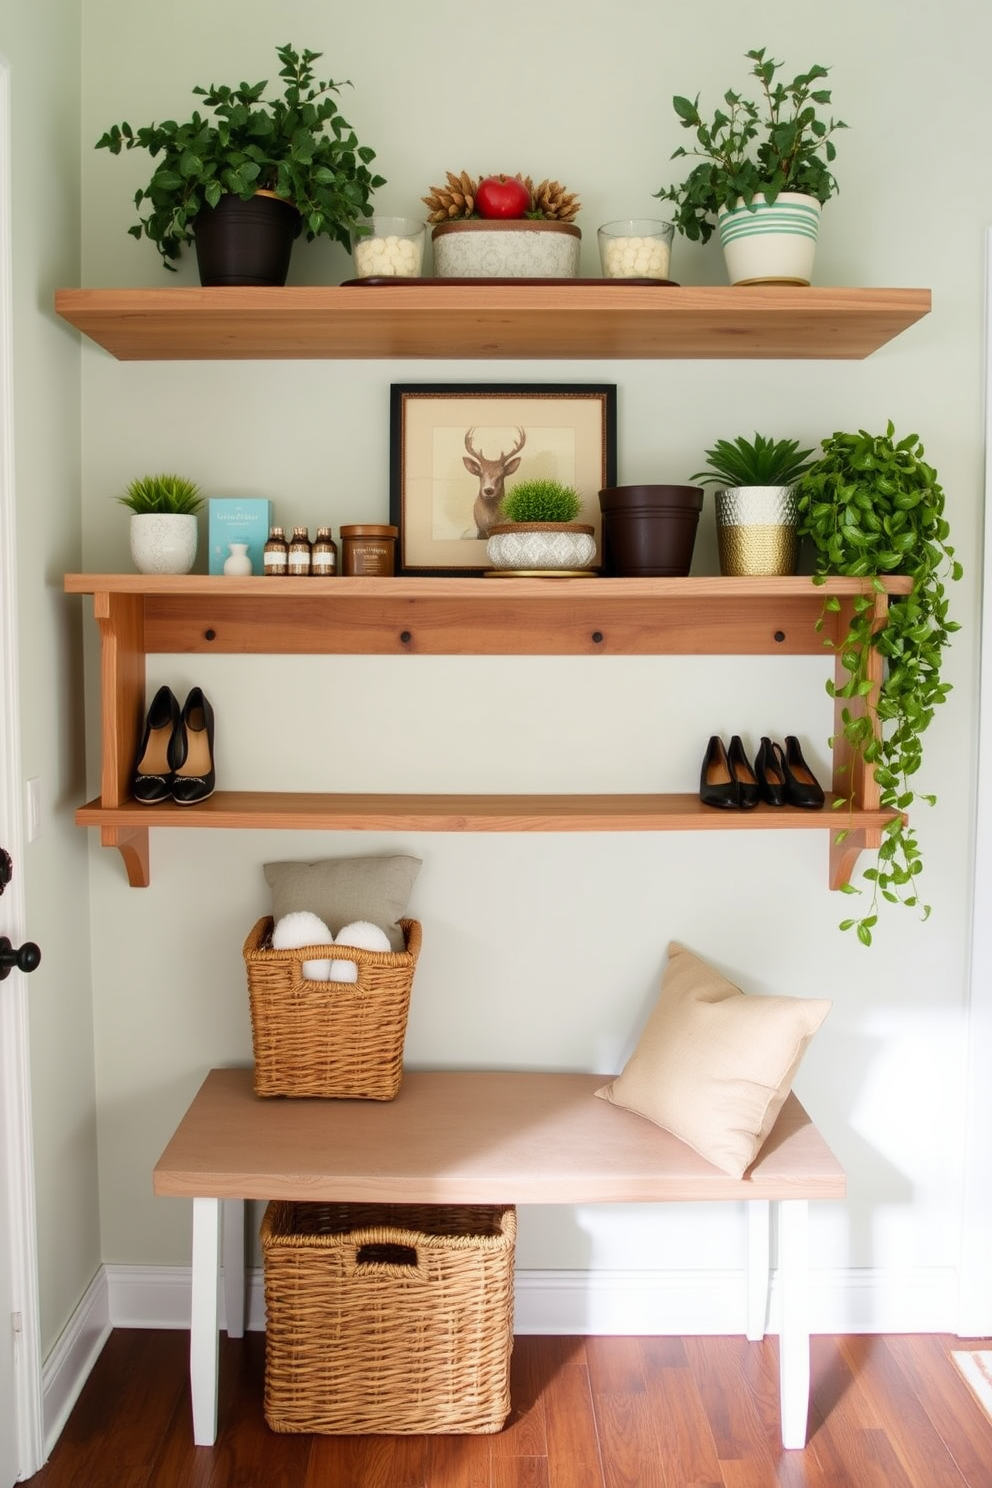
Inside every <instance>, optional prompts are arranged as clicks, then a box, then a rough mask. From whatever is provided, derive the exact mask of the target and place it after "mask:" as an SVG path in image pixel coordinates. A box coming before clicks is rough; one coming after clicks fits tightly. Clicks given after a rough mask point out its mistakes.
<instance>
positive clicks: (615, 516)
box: [599, 486, 703, 579]
mask: <svg viewBox="0 0 992 1488" xmlns="http://www.w3.org/2000/svg"><path fill="white" fill-rule="evenodd" d="M599 505H600V510H601V511H602V513H603V550H604V557H605V563H606V570H605V571H606V573H607V574H613V575H614V576H615V577H617V578H625V579H650V578H662V579H673V578H685V576H686V574H687V573H688V572H689V569H690V567H691V565H692V551H693V548H694V547H695V545H696V529H697V527H698V525H699V513H700V511H701V510H702V506H703V493H702V491H701V490H699V488H698V487H697V486H610V487H608V488H607V489H606V490H604V491H600V493H599Z"/></svg>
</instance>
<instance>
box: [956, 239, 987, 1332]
mask: <svg viewBox="0 0 992 1488" xmlns="http://www.w3.org/2000/svg"><path fill="white" fill-rule="evenodd" d="M984 404H985V511H984V544H983V546H984V569H983V574H982V622H981V635H980V646H981V660H980V672H979V677H980V683H979V687H980V697H979V716H978V769H977V772H976V776H977V792H978V801H977V810H976V814H975V873H974V903H973V906H972V937H971V1001H970V1009H969V1029H968V1073H967V1082H966V1091H967V1104H966V1108H965V1151H964V1202H963V1205H962V1214H961V1264H960V1267H959V1298H958V1300H959V1307H958V1317H959V1321H958V1332H959V1333H960V1334H962V1335H963V1336H966V1337H968V1336H970V1337H973V1338H988V1337H990V1336H992V1185H990V1183H989V1173H990V1172H992V1080H990V1079H989V1067H988V1066H989V1050H990V1049H992V520H990V517H989V513H990V510H992V228H990V229H989V230H988V232H987V234H986V241H985V388H984Z"/></svg>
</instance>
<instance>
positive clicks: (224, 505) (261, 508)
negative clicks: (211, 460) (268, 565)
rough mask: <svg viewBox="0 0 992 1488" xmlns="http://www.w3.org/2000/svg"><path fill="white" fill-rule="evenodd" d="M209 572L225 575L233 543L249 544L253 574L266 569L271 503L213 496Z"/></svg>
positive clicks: (210, 503)
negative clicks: (266, 541)
mask: <svg viewBox="0 0 992 1488" xmlns="http://www.w3.org/2000/svg"><path fill="white" fill-rule="evenodd" d="M208 508H209V511H208V519H207V520H208V537H209V559H208V564H209V566H208V568H207V572H208V573H212V574H222V573H223V572H224V559H225V558H229V557H230V556H231V543H247V544H248V556H249V558H250V559H251V571H252V573H253V574H260V573H262V572H264V565H265V540H266V538H267V537H268V535H269V528H270V527H271V526H272V502H271V501H268V500H266V499H265V498H263V497H253V496H211V497H210V500H209V502H208Z"/></svg>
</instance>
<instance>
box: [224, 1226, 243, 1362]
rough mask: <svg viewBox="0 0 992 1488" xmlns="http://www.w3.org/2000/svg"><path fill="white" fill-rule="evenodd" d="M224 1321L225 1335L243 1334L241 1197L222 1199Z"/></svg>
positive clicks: (237, 1336) (235, 1336)
mask: <svg viewBox="0 0 992 1488" xmlns="http://www.w3.org/2000/svg"><path fill="white" fill-rule="evenodd" d="M223 1204H224V1321H225V1323H226V1325H227V1336H228V1338H244V1336H245V1201H244V1199H224V1200H223Z"/></svg>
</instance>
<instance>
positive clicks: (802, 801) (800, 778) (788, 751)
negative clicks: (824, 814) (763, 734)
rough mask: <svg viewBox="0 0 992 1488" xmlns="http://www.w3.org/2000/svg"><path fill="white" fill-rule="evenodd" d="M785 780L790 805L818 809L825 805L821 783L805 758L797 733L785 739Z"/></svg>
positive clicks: (810, 809)
mask: <svg viewBox="0 0 992 1488" xmlns="http://www.w3.org/2000/svg"><path fill="white" fill-rule="evenodd" d="M785 782H786V790H787V792H788V797H789V804H790V806H802V807H805V808H806V810H808V811H818V810H819V809H820V807H821V806H822V805H823V802H824V796H823V791H822V790H821V788H820V783H819V781H818V780H817V778H816V776H815V775H814V774H813V771H812V770H811V769H810V767H809V765H808V764H807V763H806V761H805V760H804V759H803V752H802V750H801V749H800V747H799V740H798V739H797V738H796V736H795V734H788V735H787V736H786V740H785Z"/></svg>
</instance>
